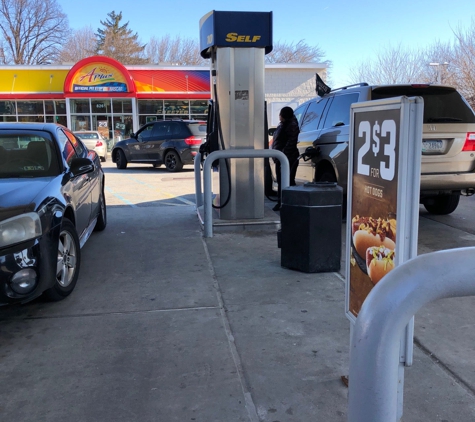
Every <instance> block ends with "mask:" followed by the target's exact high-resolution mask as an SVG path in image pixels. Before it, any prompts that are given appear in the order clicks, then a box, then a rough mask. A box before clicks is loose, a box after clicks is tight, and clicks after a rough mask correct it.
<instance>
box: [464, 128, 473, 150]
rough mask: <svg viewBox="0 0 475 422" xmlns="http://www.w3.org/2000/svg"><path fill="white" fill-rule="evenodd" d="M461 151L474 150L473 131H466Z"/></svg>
mask: <svg viewBox="0 0 475 422" xmlns="http://www.w3.org/2000/svg"><path fill="white" fill-rule="evenodd" d="M462 151H475V132H467V137H466V138H465V144H464V146H463V149H462Z"/></svg>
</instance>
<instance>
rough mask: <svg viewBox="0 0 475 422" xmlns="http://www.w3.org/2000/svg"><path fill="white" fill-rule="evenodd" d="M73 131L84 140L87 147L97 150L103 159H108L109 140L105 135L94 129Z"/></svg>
mask: <svg viewBox="0 0 475 422" xmlns="http://www.w3.org/2000/svg"><path fill="white" fill-rule="evenodd" d="M73 133H74V134H75V135H76V136H77V137H78V138H79V139H81V141H83V143H84V144H85V145H86V147H87V149H89V150H94V151H96V152H97V155H98V156H99V157H100V158H101V161H104V162H105V161H107V143H108V141H107V139H106V138H105V137H104V136H102V135H101V134H100V133H99V132H97V131H94V130H79V131H76V132H73Z"/></svg>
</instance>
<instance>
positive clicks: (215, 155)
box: [195, 149, 290, 237]
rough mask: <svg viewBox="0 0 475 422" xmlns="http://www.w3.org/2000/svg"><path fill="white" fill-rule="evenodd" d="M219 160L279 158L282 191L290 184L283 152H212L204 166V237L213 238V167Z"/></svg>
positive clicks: (251, 150)
mask: <svg viewBox="0 0 475 422" xmlns="http://www.w3.org/2000/svg"><path fill="white" fill-rule="evenodd" d="M219 158H277V159H278V160H279V161H280V164H281V176H282V178H281V184H282V189H283V188H286V187H288V186H289V184H290V166H289V160H288V158H287V157H286V156H285V154H284V153H283V152H281V151H277V150H274V149H230V150H220V151H214V152H212V153H211V154H210V155H208V156H207V157H206V160H205V163H204V166H203V189H204V237H213V214H212V213H213V209H212V201H213V198H212V194H213V192H212V191H211V165H212V164H213V162H214V161H215V160H217V159H219ZM195 159H196V158H195ZM195 168H196V167H195ZM195 183H196V173H195Z"/></svg>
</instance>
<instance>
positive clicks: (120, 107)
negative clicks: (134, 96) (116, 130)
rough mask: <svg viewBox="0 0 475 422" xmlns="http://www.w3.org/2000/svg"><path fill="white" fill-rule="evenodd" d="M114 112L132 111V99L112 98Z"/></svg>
mask: <svg viewBox="0 0 475 422" xmlns="http://www.w3.org/2000/svg"><path fill="white" fill-rule="evenodd" d="M112 109H113V110H114V114H122V113H132V100H129V99H126V100H112Z"/></svg>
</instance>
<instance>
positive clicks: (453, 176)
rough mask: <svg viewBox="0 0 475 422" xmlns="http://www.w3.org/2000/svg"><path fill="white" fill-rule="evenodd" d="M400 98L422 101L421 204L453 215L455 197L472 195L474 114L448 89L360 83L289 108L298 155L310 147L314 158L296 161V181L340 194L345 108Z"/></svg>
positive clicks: (345, 162) (345, 173)
mask: <svg viewBox="0 0 475 422" xmlns="http://www.w3.org/2000/svg"><path fill="white" fill-rule="evenodd" d="M403 95H405V96H407V97H414V96H420V97H422V98H423V99H424V122H423V123H424V126H423V140H422V143H423V144H422V166H421V203H422V204H423V205H424V206H425V208H426V209H427V211H429V212H430V213H432V214H450V213H451V212H453V211H454V210H455V209H456V208H457V206H458V203H459V200H460V194H464V195H472V194H473V193H474V192H475V114H474V112H473V110H472V109H471V108H470V106H469V105H468V103H467V101H466V100H465V99H464V98H463V97H462V95H460V93H458V92H457V90H456V89H455V88H453V87H450V86H442V85H427V84H417V85H381V86H369V85H368V84H366V83H361V84H357V85H350V86H347V87H343V88H339V89H337V90H333V91H331V92H330V93H329V94H327V95H325V96H324V97H317V98H315V99H312V100H309V101H307V102H306V103H304V104H302V105H301V106H299V107H298V108H297V109H296V110H295V115H296V117H297V120H298V121H299V126H300V134H299V144H298V146H299V151H300V153H303V152H305V150H306V149H307V148H308V147H314V148H316V154H315V155H314V156H313V158H312V159H311V160H308V161H303V160H301V161H300V164H299V167H298V171H297V179H301V180H302V179H303V180H306V181H312V180H313V181H333V182H335V181H336V182H338V184H339V185H341V186H342V187H343V189H344V191H345V192H346V186H347V178H348V140H349V137H350V126H349V124H350V107H351V104H352V103H356V102H362V101H370V100H379V99H383V98H390V97H399V96H403ZM314 151H315V150H314Z"/></svg>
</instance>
